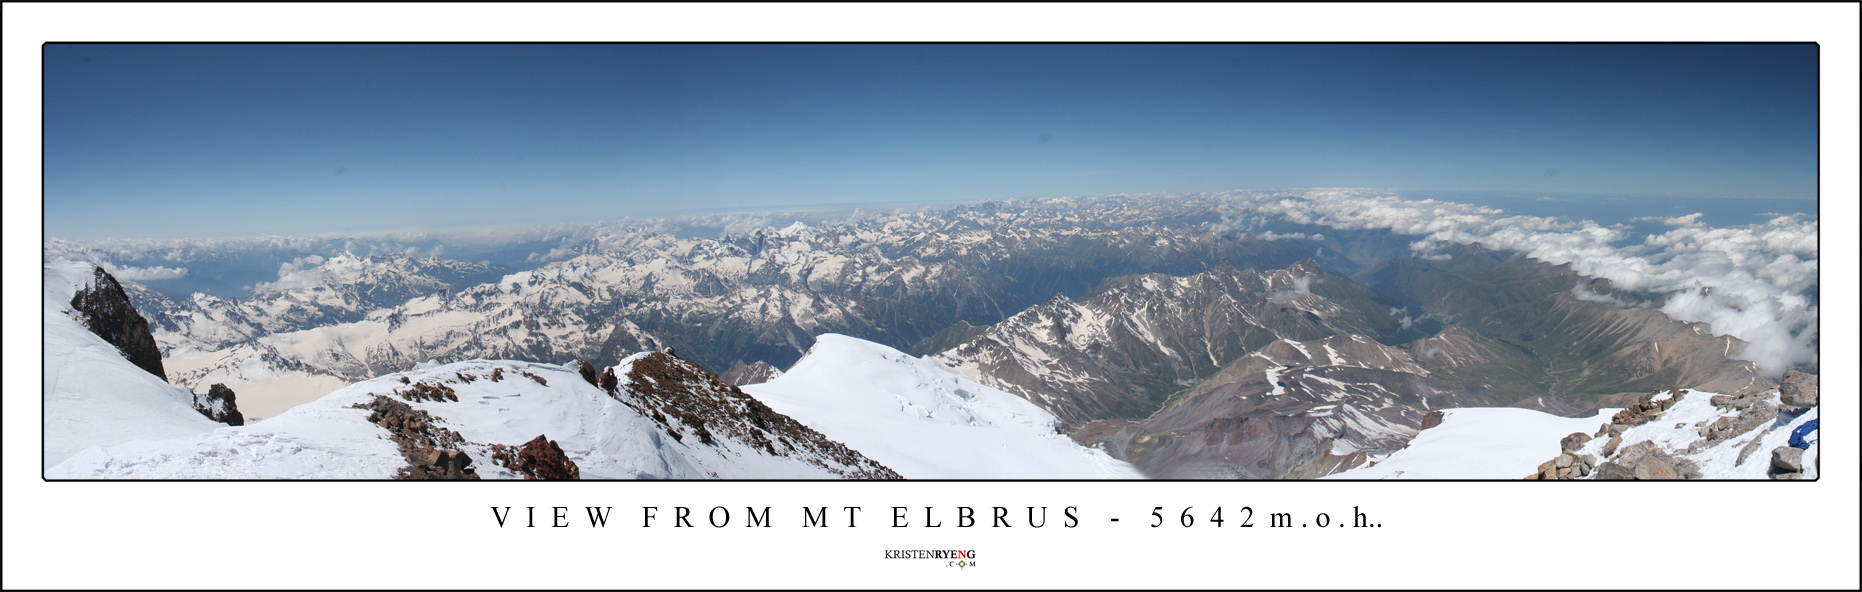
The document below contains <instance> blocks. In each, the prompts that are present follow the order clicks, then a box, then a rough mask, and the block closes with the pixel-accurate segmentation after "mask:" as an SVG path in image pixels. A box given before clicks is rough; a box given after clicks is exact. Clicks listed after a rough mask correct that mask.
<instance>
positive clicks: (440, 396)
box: [394, 377, 459, 402]
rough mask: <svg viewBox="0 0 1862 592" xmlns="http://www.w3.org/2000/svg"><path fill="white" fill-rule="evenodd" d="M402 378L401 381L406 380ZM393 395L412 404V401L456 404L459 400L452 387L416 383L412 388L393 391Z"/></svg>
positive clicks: (439, 384) (442, 384)
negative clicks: (450, 402)
mask: <svg viewBox="0 0 1862 592" xmlns="http://www.w3.org/2000/svg"><path fill="white" fill-rule="evenodd" d="M402 378H403V380H405V379H406V377H402ZM394 394H395V395H396V396H399V397H401V398H402V399H406V400H407V401H409V402H414V401H452V402H457V401H458V400H459V394H458V393H456V392H454V391H453V387H450V386H446V385H445V384H444V383H427V382H417V383H414V384H413V386H411V387H409V388H404V389H396V390H395V391H394Z"/></svg>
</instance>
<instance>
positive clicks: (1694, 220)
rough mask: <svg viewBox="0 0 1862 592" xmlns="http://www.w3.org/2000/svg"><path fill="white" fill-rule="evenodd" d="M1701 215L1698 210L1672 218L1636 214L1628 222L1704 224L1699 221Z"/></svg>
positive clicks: (1678, 224) (1677, 224) (1670, 224)
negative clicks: (1636, 215)
mask: <svg viewBox="0 0 1862 592" xmlns="http://www.w3.org/2000/svg"><path fill="white" fill-rule="evenodd" d="M1703 215H1704V214H1702V213H1700V212H1695V213H1692V214H1688V215H1686V216H1675V217H1673V218H1664V217H1662V216H1638V217H1635V218H1630V219H1629V221H1630V222H1660V223H1662V224H1667V225H1669V226H1705V224H1702V223H1701V221H1700V217H1701V216H1703Z"/></svg>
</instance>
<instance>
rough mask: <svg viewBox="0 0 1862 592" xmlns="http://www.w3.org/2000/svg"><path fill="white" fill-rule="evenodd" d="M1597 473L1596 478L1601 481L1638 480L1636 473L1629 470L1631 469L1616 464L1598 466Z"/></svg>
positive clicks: (1607, 463) (1609, 463) (1608, 463)
mask: <svg viewBox="0 0 1862 592" xmlns="http://www.w3.org/2000/svg"><path fill="white" fill-rule="evenodd" d="M1596 473H1597V477H1596V478H1597V479H1599V480H1632V479H1635V478H1636V472H1635V471H1632V470H1629V468H1627V467H1624V466H1623V465H1619V464H1616V463H1614V462H1606V463H1603V464H1601V465H1598V466H1597V471H1596Z"/></svg>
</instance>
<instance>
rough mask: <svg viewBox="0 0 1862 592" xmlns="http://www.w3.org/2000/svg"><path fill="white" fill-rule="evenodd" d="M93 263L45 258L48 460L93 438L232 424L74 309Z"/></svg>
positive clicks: (188, 432)
mask: <svg viewBox="0 0 1862 592" xmlns="http://www.w3.org/2000/svg"><path fill="white" fill-rule="evenodd" d="M94 269H95V268H94V267H93V266H92V265H91V264H89V263H77V262H67V261H57V262H50V263H46V264H45V275H44V282H45V283H44V286H45V315H44V316H45V376H44V401H45V457H44V466H45V467H47V468H49V467H51V466H53V465H56V464H58V463H60V462H63V461H64V460H65V459H67V458H70V457H71V456H72V455H73V454H77V453H78V452H79V451H82V450H84V449H86V448H89V447H92V446H108V445H113V444H119V443H123V442H128V441H131V440H141V439H168V438H184V437H190V436H195V435H198V434H202V433H206V432H210V431H213V430H214V429H216V428H222V427H226V426H224V425H222V424H219V423H216V422H214V421H213V420H210V419H207V418H206V417H205V416H202V415H201V414H200V412H198V411H195V410H194V407H193V401H194V396H193V394H191V393H189V392H187V391H185V390H182V389H179V388H176V387H174V386H172V385H169V384H168V383H167V382H165V381H163V380H162V379H161V378H159V377H157V376H155V375H153V374H150V373H148V371H145V370H143V369H142V368H138V367H136V366H135V365H134V364H131V363H130V362H129V360H127V359H124V357H123V354H122V353H121V352H119V351H117V349H116V347H115V346H112V345H110V344H109V343H108V342H105V341H104V340H103V339H102V338H100V337H98V336H97V335H95V334H93V333H91V332H90V331H89V330H88V329H85V328H84V326H83V325H81V324H79V323H78V321H77V320H76V319H74V318H73V317H72V314H73V312H72V310H71V306H70V302H71V298H72V296H73V295H74V294H76V293H77V291H78V290H80V289H83V288H85V287H87V286H90V285H91V281H92V279H91V278H93V277H94V275H93V273H94Z"/></svg>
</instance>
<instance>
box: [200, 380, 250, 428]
mask: <svg viewBox="0 0 1862 592" xmlns="http://www.w3.org/2000/svg"><path fill="white" fill-rule="evenodd" d="M194 410H195V411H199V412H200V414H201V415H205V416H207V419H211V420H214V421H217V422H220V423H223V424H226V425H235V426H236V425H246V417H245V416H244V415H241V414H240V413H239V404H238V403H237V402H235V401H234V399H233V389H231V388H227V386H226V385H225V384H219V383H215V384H214V385H213V386H212V387H210V388H208V389H207V394H204V395H203V394H200V393H195V394H194Z"/></svg>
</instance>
